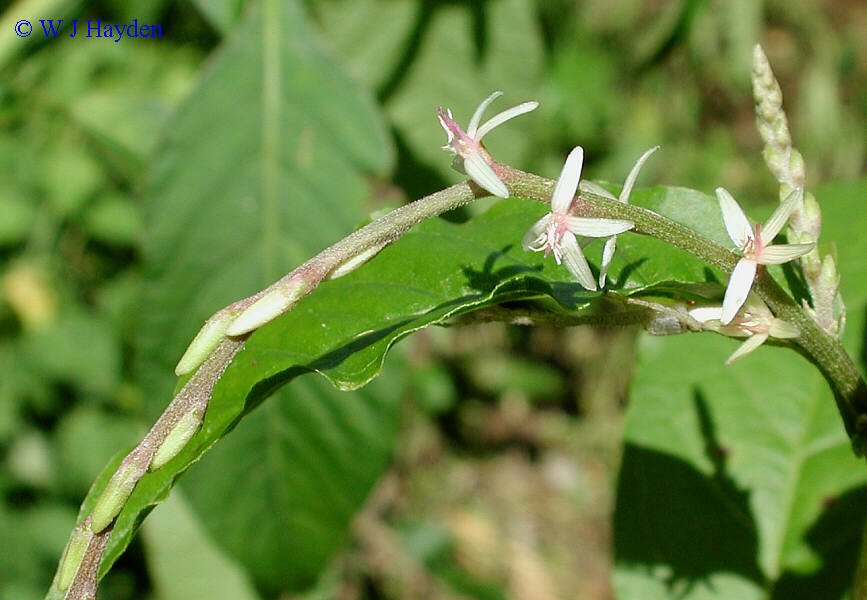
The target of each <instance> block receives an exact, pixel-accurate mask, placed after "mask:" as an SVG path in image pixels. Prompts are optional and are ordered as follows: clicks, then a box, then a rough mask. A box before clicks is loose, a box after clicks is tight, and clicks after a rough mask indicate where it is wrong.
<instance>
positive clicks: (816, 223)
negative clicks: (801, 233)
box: [802, 192, 822, 241]
mask: <svg viewBox="0 0 867 600" xmlns="http://www.w3.org/2000/svg"><path fill="white" fill-rule="evenodd" d="M802 214H803V221H804V230H805V231H807V232H808V233H809V234H810V237H811V238H812V240H813V241H817V240H818V239H819V233H820V232H821V231H822V209H821V208H820V207H819V203H818V202H817V201H816V197H815V196H814V195H813V194H811V193H809V192H808V193H806V194H804V210H803V213H802Z"/></svg>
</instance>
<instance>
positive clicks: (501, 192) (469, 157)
mask: <svg viewBox="0 0 867 600" xmlns="http://www.w3.org/2000/svg"><path fill="white" fill-rule="evenodd" d="M502 95H503V92H494V93H493V94H491V95H490V96H488V97H487V98H485V99H484V101H482V103H481V104H479V107H478V108H476V112H474V113H473V118H472V119H470V124H469V125H468V126H467V130H466V131H464V130H463V129H461V126H460V125H458V124H457V123H456V122H455V120H454V118H453V117H452V111H451V110H448V109H444V108H443V107H442V106H437V116H438V117H439V120H440V125H442V127H443V129H445V131H446V135H448V141H447V143H446V145H445V146H443V150H448V151H449V152H451V153H452V154H454V155H455V160H454V162H452V166H453V167H454V168H455V169H456V170H458V171H460V172H461V173H466V174H467V175H469V177H470V179H472V180H473V181H475V182H476V183H477V184H478V185H479V186H480V187H482V188H484V189H485V190H487V191H488V192H490V193H491V194H493V195H494V196H499V197H501V198H508V197H509V190H508V189H506V184H505V183H503V181H502V179H500V177H499V176H498V175H497V173H496V172H495V171H494V169H493V167H492V166H491V165H492V163H493V162H494V161H493V159H492V158H491V155H490V154H488V152H487V150H485V147H484V146H483V145H482V138H483V137H484V136H485V135H486V134H487V133H488V132H489V131H491V130H492V129H493V128H494V127H497V126H499V125H502V124H503V123H505V122H506V121H508V120H509V119H512V118H514V117H517V116H518V115H523V114H524V113H527V112H530V111H531V110H535V109H536V107H538V106H539V103H538V102H523V103H521V104H519V105H517V106H513V107H512V108H509V109H507V110H504V111H503V112H501V113H499V114H497V115H494V116H493V117H491V118H490V119H488V120H487V121H485V122H484V123H483V124H482V125H481V126H479V121H481V120H482V113H484V112H485V109H486V108H488V105H489V104H490V103H491V102H493V101H494V100H496V99H497V98H498V97H500V96H502Z"/></svg>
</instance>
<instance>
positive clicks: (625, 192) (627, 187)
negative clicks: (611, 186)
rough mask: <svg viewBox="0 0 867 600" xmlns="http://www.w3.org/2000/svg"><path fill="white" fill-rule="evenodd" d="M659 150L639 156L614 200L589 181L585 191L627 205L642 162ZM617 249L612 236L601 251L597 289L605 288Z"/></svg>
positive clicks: (610, 195)
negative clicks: (609, 268)
mask: <svg viewBox="0 0 867 600" xmlns="http://www.w3.org/2000/svg"><path fill="white" fill-rule="evenodd" d="M657 150H659V146H654V147H653V148H651V149H650V150H648V151H647V152H645V153H644V154H642V155H641V158H639V159H638V161H637V162H636V163H635V165H633V167H632V170H631V171H629V175H628V176H627V177H626V182H625V183H624V184H623V189H621V190H620V196H619V197H618V198H615V197H614V195H613V194H611V193H610V192H609V191H608V190H606V189H605V188H603V187H602V186H599V185H596V184H595V183H591V182H589V181H585V182H584V184H583V185H584V186H585V189H586V190H587V191H590V192H593V193H594V194H597V195H599V196H603V197H605V198H610V199H611V200H619V201H620V202H623V203H624V204H629V194H631V193H632V188H633V187H634V186H635V180H636V179H638V172H639V171H640V170H641V167H642V166H644V162H645V161H646V160H647V159H648V158H649V157H650V155H651V154H653V153H654V152H656V151H657ZM616 248H617V236H616V235H613V236H611V237H610V238H608V240H606V242H605V247H604V248H603V249H602V265H601V266H600V267H599V287H601V288H602V287H605V278H606V276H607V275H608V267H609V266H611V259H612V258H614V250H615V249H616Z"/></svg>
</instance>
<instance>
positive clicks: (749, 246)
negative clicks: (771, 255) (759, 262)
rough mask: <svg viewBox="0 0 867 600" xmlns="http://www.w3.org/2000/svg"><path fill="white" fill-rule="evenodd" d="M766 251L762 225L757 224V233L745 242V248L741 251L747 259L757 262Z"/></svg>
mask: <svg viewBox="0 0 867 600" xmlns="http://www.w3.org/2000/svg"><path fill="white" fill-rule="evenodd" d="M764 249H765V246H764V244H762V224H761V223H756V228H755V233H753V235H752V236H751V237H750V238H748V239H747V241H746V242H744V247H743V248H742V249H741V250H742V251H743V253H744V256H745V257H746V258H749V259H751V260H755V259H757V258H758V257H759V256H761V254H762V251H763V250H764Z"/></svg>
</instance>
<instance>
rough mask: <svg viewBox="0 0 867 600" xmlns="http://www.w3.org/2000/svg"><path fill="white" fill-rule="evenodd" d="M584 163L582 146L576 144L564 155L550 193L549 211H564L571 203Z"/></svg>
mask: <svg viewBox="0 0 867 600" xmlns="http://www.w3.org/2000/svg"><path fill="white" fill-rule="evenodd" d="M583 165H584V148H582V147H581V146H576V147H575V148H573V149H572V152H570V153H569V156H567V157H566V162H565V163H563V169H562V170H561V171H560V177H558V178H557V185H555V186H554V193H553V194H551V212H555V213H565V212H566V211H567V210H568V209H569V205H570V204H572V198H574V197H575V192H576V191H577V190H578V181H580V180H581V167H582V166H583Z"/></svg>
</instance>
